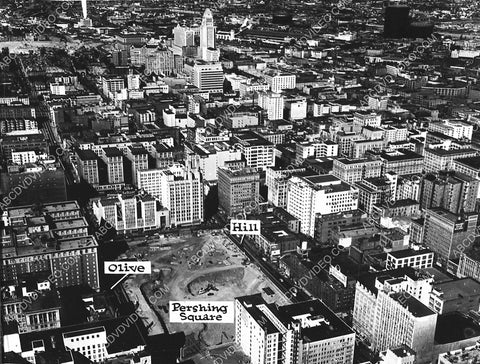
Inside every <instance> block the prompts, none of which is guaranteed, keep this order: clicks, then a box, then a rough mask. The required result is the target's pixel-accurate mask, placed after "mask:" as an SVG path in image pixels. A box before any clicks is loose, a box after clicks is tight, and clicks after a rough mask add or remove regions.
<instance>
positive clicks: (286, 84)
mask: <svg viewBox="0 0 480 364" xmlns="http://www.w3.org/2000/svg"><path fill="white" fill-rule="evenodd" d="M265 81H267V83H268V84H269V86H270V89H271V90H272V91H273V92H282V90H288V89H294V88H295V86H296V78H295V75H294V74H288V73H278V72H275V71H274V72H271V73H268V72H267V73H266V74H265Z"/></svg>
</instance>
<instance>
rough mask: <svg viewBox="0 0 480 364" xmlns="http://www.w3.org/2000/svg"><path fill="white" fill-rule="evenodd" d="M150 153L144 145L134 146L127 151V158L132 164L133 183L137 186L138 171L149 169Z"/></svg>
mask: <svg viewBox="0 0 480 364" xmlns="http://www.w3.org/2000/svg"><path fill="white" fill-rule="evenodd" d="M148 156H149V153H148V151H147V150H146V149H145V148H144V147H143V146H142V145H132V146H129V147H128V149H127V154H126V157H127V159H128V161H129V162H130V164H131V176H132V183H133V184H134V185H137V171H144V170H146V169H148Z"/></svg>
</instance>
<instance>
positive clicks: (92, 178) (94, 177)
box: [76, 149, 100, 186]
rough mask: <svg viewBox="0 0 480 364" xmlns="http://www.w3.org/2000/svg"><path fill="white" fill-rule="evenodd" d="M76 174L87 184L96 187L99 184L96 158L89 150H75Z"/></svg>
mask: <svg viewBox="0 0 480 364" xmlns="http://www.w3.org/2000/svg"><path fill="white" fill-rule="evenodd" d="M76 155H77V168H78V174H79V175H80V177H81V178H83V180H84V181H85V182H87V183H88V184H90V185H92V186H97V185H98V184H99V181H100V179H99V174H98V156H97V155H96V154H95V153H94V152H93V151H91V150H81V149H79V150H77V151H76Z"/></svg>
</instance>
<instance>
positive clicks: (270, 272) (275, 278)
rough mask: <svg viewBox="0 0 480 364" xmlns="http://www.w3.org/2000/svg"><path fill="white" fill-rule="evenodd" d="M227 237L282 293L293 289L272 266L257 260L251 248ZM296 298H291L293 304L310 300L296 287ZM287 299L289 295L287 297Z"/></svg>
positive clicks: (290, 283)
mask: <svg viewBox="0 0 480 364" xmlns="http://www.w3.org/2000/svg"><path fill="white" fill-rule="evenodd" d="M225 235H227V237H228V238H229V239H230V240H231V241H233V242H234V243H235V244H236V245H237V246H238V247H239V248H240V249H242V251H243V252H244V253H245V255H246V256H247V257H248V258H249V259H250V260H251V261H252V262H255V263H256V264H257V266H258V267H260V269H261V270H262V272H263V273H264V274H265V275H266V276H267V277H268V278H270V280H271V281H272V282H273V283H274V284H275V285H276V286H277V287H278V288H279V289H280V290H281V291H282V292H283V293H286V292H287V291H288V290H289V289H291V288H292V287H295V285H294V284H293V283H292V282H290V281H289V280H288V279H286V278H284V277H282V275H281V274H280V273H279V272H277V271H276V270H275V268H273V267H272V266H270V265H269V264H267V262H265V261H263V260H262V259H261V258H259V257H258V256H257V255H256V253H255V252H254V251H253V249H252V248H250V247H249V246H248V245H246V244H240V238H238V237H236V236H233V235H230V234H225ZM297 291H298V293H297V296H296V297H292V298H291V300H292V301H293V302H301V301H305V300H308V299H310V297H309V295H307V294H306V293H305V292H304V291H303V290H302V289H299V288H298V287H297ZM288 296H289V297H290V296H291V295H288Z"/></svg>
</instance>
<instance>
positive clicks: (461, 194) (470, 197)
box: [420, 172, 479, 214]
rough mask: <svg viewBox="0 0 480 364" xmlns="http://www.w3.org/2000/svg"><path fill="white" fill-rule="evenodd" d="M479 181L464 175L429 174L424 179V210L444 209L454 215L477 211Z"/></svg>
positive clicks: (422, 204)
mask: <svg viewBox="0 0 480 364" xmlns="http://www.w3.org/2000/svg"><path fill="white" fill-rule="evenodd" d="M478 186H479V181H478V180H477V179H475V178H473V177H470V176H467V175H466V174H462V173H459V172H457V173H455V172H440V173H435V174H433V173H430V174H427V175H426V176H425V177H424V179H423V188H422V194H421V201H420V202H421V205H420V206H421V207H422V209H430V208H434V207H442V208H444V209H445V210H448V211H450V212H451V213H454V214H461V213H464V212H473V211H475V204H476V202H477V194H478Z"/></svg>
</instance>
